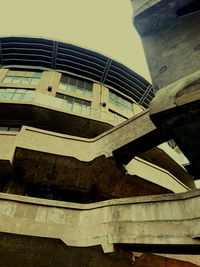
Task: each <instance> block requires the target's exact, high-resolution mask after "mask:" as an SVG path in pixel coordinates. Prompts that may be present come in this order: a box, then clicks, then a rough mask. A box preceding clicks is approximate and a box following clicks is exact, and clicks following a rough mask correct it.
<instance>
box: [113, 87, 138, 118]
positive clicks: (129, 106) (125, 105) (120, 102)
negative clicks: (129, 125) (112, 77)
mask: <svg viewBox="0 0 200 267" xmlns="http://www.w3.org/2000/svg"><path fill="white" fill-rule="evenodd" d="M109 103H110V104H112V105H114V106H116V107H117V108H119V109H121V110H122V111H123V112H125V113H126V114H127V115H128V117H131V116H133V103H132V102H131V101H130V100H128V99H126V98H125V97H123V96H120V95H119V94H117V93H115V92H114V91H111V90H110V91H109Z"/></svg>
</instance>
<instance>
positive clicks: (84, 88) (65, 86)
mask: <svg viewBox="0 0 200 267" xmlns="http://www.w3.org/2000/svg"><path fill="white" fill-rule="evenodd" d="M58 88H59V89H60V90H63V91H65V92H67V91H68V92H71V93H75V94H80V95H88V96H91V95H92V89H93V84H92V82H88V81H85V80H82V79H77V78H74V77H71V76H69V75H62V77H61V80H60V83H59V86H58Z"/></svg>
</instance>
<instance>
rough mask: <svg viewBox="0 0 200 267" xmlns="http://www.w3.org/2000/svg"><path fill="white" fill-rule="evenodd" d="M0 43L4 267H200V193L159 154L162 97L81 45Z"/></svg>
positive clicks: (0, 206)
mask: <svg viewBox="0 0 200 267" xmlns="http://www.w3.org/2000/svg"><path fill="white" fill-rule="evenodd" d="M0 41H1V57H0V58H1V70H0V111H1V112H0V145H1V150H0V174H1V176H0V177H1V183H0V189H1V192H2V193H0V232H1V234H0V244H1V248H0V256H1V262H2V264H3V266H8V267H10V266H20V267H21V266H36V265H38V266H55V265H56V266H77V267H78V266H94V267H98V266H113V267H114V266H131V265H132V264H133V263H134V265H135V266H144V264H146V265H145V266H155V265H158V264H163V261H165V263H166V264H168V265H166V266H170V264H172V263H173V264H182V265H181V266H194V265H193V264H196V263H199V257H198V251H199V247H200V241H199V228H198V226H199V211H198V206H199V204H198V203H199V191H198V190H196V187H195V184H194V179H193V177H192V176H191V175H190V174H189V173H188V172H187V171H186V170H185V169H184V168H183V166H181V165H180V164H179V163H178V162H177V161H175V160H174V159H172V158H171V157H170V155H168V154H167V153H166V152H165V151H164V150H162V149H161V148H159V147H157V146H158V145H159V144H160V143H163V142H165V141H168V140H169V139H170V138H171V133H170V132H169V131H165V130H163V129H162V128H160V127H157V125H155V124H154V123H153V122H152V120H151V113H150V112H149V110H148V109H146V108H147V107H148V105H149V103H150V101H151V100H152V99H153V97H154V93H153V89H152V86H151V85H150V84H149V83H148V82H147V81H146V80H144V79H143V78H142V77H141V76H139V75H137V74H136V73H135V72H133V71H131V70H130V69H128V68H127V67H125V66H124V65H122V64H120V63H118V62H116V61H114V60H112V59H110V58H107V57H105V56H103V55H100V54H98V53H96V52H93V51H89V50H86V49H83V48H81V47H77V46H73V45H71V44H64V43H61V42H57V41H52V40H46V39H39V38H24V37H5V38H0ZM166 146H167V145H166ZM192 189H193V190H194V191H191V190H192ZM174 193H176V194H174ZM179 224H181V227H178V226H179ZM177 227H178V228H177ZM186 250H187V251H189V252H190V253H193V254H197V255H196V258H195V259H194V258H187V259H186V256H184V255H183V256H182V257H181V259H180V257H179V256H178V255H177V254H179V253H183V254H185V251H186ZM170 253H173V254H175V255H174V258H173V259H167V258H166V257H164V256H163V255H162V254H167V255H168V254H170ZM156 254H159V255H156ZM186 261H187V263H186ZM144 262H145V263H144ZM142 264H143V265H142ZM185 264H187V265H185ZM177 266H178V265H177Z"/></svg>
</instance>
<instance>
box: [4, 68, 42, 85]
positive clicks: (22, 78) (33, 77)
mask: <svg viewBox="0 0 200 267" xmlns="http://www.w3.org/2000/svg"><path fill="white" fill-rule="evenodd" d="M15 73H16V75H15ZM17 73H19V72H17V71H10V72H9V73H8V75H6V77H5V78H4V80H3V83H13V84H24V85H26V84H28V85H37V84H38V83H39V80H40V78H41V76H42V72H34V73H32V74H31V73H30V77H29V76H28V75H29V72H27V73H26V75H24V74H23V73H22V74H21V75H17ZM24 73H25V72H24Z"/></svg>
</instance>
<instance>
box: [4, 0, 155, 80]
mask: <svg viewBox="0 0 200 267" xmlns="http://www.w3.org/2000/svg"><path fill="white" fill-rule="evenodd" d="M0 1H1V10H2V12H1V16H0V25H1V36H13V35H15V36H16V35H23V36H35V37H44V38H50V39H56V40H60V41H63V42H66V43H72V44H75V45H79V46H82V47H85V48H88V49H91V50H94V51H97V52H100V53H102V54H104V55H106V56H108V57H111V58H112V59H115V60H117V61H119V62H120V63H123V64H124V65H126V66H127V67H129V68H131V69H132V70H134V71H136V72H137V73H138V74H140V75H142V76H143V77H144V78H146V79H147V80H148V81H151V80H150V77H149V72H148V69H147V66H146V61H145V57H144V53H143V48H142V45H141V41H140V38H139V36H138V34H137V32H136V30H135V29H134V27H133V24H132V6H131V2H130V0H34V1H32V0H17V1H9V0H0Z"/></svg>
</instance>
